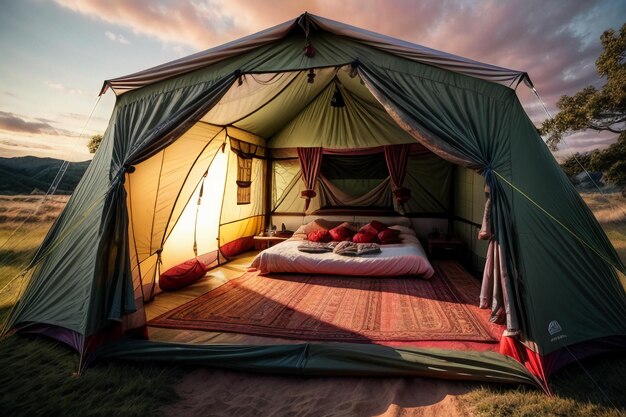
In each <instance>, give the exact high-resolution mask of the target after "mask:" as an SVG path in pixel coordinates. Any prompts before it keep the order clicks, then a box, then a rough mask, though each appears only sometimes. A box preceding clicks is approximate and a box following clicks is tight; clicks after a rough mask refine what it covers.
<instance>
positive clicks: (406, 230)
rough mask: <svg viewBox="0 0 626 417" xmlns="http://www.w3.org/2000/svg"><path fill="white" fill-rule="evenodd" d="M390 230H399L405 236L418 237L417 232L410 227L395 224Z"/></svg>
mask: <svg viewBox="0 0 626 417" xmlns="http://www.w3.org/2000/svg"><path fill="white" fill-rule="evenodd" d="M389 228H390V229H392V230H398V231H400V233H402V234H405V235H413V236H416V233H415V230H413V229H411V228H410V227H406V226H400V225H399V224H394V225H393V226H389Z"/></svg>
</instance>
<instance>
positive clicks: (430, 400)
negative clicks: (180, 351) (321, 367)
mask: <svg viewBox="0 0 626 417" xmlns="http://www.w3.org/2000/svg"><path fill="white" fill-rule="evenodd" d="M471 387H472V386H471V385H470V384H468V383H463V382H455V381H444V380H435V379H427V378H360V377H291V376H274V375H254V374H249V373H241V372H232V371H225V370H218V369H206V368H205V369H198V370H196V371H192V372H190V373H188V374H187V375H186V376H185V377H184V378H183V380H182V381H181V383H180V384H179V385H178V387H177V388H176V391H177V392H178V395H179V396H180V397H181V399H180V401H178V402H177V403H175V404H172V405H170V406H167V407H166V408H165V409H164V410H163V411H164V413H165V415H167V416H172V417H174V416H176V417H187V416H198V415H202V416H215V417H218V416H229V417H230V416H237V417H262V416H298V417H314V416H324V417H331V416H332V417H339V416H342V417H343V416H346V417H347V416H368V417H369V416H372V417H373V416H385V417H391V416H402V417H414V416H420V417H421V416H424V417H426V416H433V417H434V416H446V417H456V416H467V415H468V413H467V410H464V409H463V407H462V406H461V402H460V400H459V399H458V396H459V395H461V394H464V393H467V392H468V391H469V390H470V389H471Z"/></svg>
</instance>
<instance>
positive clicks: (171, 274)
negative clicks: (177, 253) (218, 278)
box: [159, 258, 208, 291]
mask: <svg viewBox="0 0 626 417" xmlns="http://www.w3.org/2000/svg"><path fill="white" fill-rule="evenodd" d="M207 271H208V268H207V267H206V265H204V264H203V263H202V262H200V261H199V260H198V259H196V258H194V259H190V260H188V261H185V262H183V263H182V264H180V265H176V266H173V267H171V268H170V269H168V270H167V271H165V272H163V273H162V274H161V276H160V277H159V287H161V289H162V290H163V291H175V290H179V289H181V288H184V287H186V286H188V285H190V284H193V283H194V282H196V281H197V280H199V279H200V278H202V277H203V276H205V275H206V273H207Z"/></svg>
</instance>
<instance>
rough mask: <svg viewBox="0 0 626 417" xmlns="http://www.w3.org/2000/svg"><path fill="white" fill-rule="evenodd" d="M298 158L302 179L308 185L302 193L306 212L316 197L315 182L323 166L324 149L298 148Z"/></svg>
mask: <svg viewBox="0 0 626 417" xmlns="http://www.w3.org/2000/svg"><path fill="white" fill-rule="evenodd" d="M298 158H299V159H300V168H301V170H302V179H303V180H304V184H305V185H306V190H304V191H302V198H305V199H306V202H305V203H304V210H305V211H306V210H308V209H309V204H310V203H311V198H313V197H315V196H316V195H317V194H315V182H316V181H317V177H318V175H319V172H320V166H321V165H322V148H319V147H316V148H298Z"/></svg>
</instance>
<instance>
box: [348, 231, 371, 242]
mask: <svg viewBox="0 0 626 417" xmlns="http://www.w3.org/2000/svg"><path fill="white" fill-rule="evenodd" d="M352 241H353V242H354V243H375V242H376V235H373V234H371V233H367V232H359V233H357V234H356V235H354V237H353V238H352Z"/></svg>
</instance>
